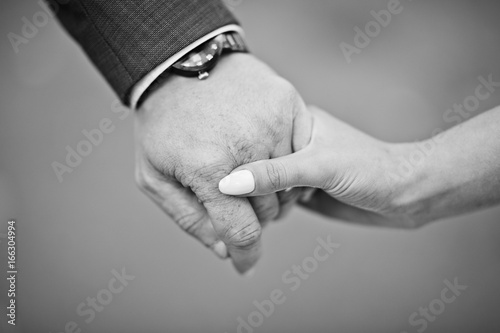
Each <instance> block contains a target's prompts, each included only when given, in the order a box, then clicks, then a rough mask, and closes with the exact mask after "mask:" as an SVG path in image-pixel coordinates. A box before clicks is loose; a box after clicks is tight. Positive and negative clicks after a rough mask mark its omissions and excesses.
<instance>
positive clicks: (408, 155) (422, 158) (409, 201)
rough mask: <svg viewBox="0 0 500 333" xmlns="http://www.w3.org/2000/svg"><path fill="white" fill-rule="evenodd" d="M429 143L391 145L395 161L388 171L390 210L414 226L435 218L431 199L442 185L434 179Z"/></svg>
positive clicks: (393, 160) (392, 158)
mask: <svg viewBox="0 0 500 333" xmlns="http://www.w3.org/2000/svg"><path fill="white" fill-rule="evenodd" d="M426 146H428V142H427V140H426V141H421V142H415V143H402V144H393V145H392V146H391V160H392V163H391V167H390V169H389V171H388V173H387V179H388V181H389V183H390V186H391V193H392V195H391V200H390V202H391V204H390V206H391V210H392V212H393V214H394V215H395V216H397V217H399V218H401V219H404V220H405V221H407V222H408V223H411V224H412V226H413V227H419V226H422V225H423V224H425V223H427V222H429V221H430V220H432V216H431V213H432V209H431V203H432V202H431V200H430V199H431V198H432V197H434V194H433V193H434V192H435V189H437V188H439V184H438V181H439V180H437V179H431V176H432V175H433V174H435V172H433V171H432V169H433V164H432V163H430V162H431V158H430V156H429V155H430V154H429V152H428V151H426V150H425V147H426ZM430 153H432V152H430Z"/></svg>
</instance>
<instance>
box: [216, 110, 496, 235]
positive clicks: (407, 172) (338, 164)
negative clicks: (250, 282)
mask: <svg viewBox="0 0 500 333" xmlns="http://www.w3.org/2000/svg"><path fill="white" fill-rule="evenodd" d="M311 111H312V113H313V115H314V126H313V130H312V132H313V133H312V138H311V141H310V143H309V145H308V146H306V148H304V149H303V150H300V151H298V152H296V153H294V154H291V155H287V156H284V157H280V158H276V159H272V160H263V161H259V162H254V163H250V164H246V165H242V166H240V167H238V168H236V169H235V170H233V172H232V173H231V174H230V176H228V177H225V178H224V179H222V181H221V182H220V184H219V189H220V191H222V192H223V193H226V194H230V195H245V196H257V195H263V194H266V193H271V192H275V191H280V190H283V189H287V188H290V187H297V186H306V187H315V188H319V189H322V190H323V192H322V191H317V192H316V193H315V194H314V195H313V196H312V198H311V199H310V200H308V201H307V202H306V203H305V204H304V205H305V206H306V207H308V208H311V209H314V210H316V211H318V212H320V213H323V214H326V215H329V216H332V217H337V218H340V219H344V220H348V221H352V222H358V223H363V224H372V225H373V224H375V225H385V226H391V227H403V228H415V227H419V226H421V225H423V224H425V223H428V222H430V221H434V220H437V219H440V218H443V217H449V216H453V215H458V214H462V213H468V212H472V211H474V210H477V209H480V208H486V207H490V206H493V205H497V204H499V203H500V131H499V128H500V107H497V108H494V109H492V110H489V111H487V112H484V113H482V114H480V115H478V116H476V117H474V118H471V119H469V120H467V121H466V122H464V123H463V124H460V125H459V126H455V127H453V128H451V129H449V130H447V131H445V132H442V133H440V134H438V135H436V136H435V137H432V138H430V139H428V140H425V141H422V142H417V143H403V144H391V143H385V142H381V141H379V140H376V139H374V138H372V137H370V136H368V135H366V134H364V133H362V132H360V131H358V130H356V129H355V128H353V127H351V126H349V125H347V124H345V123H343V122H341V121H339V120H337V119H335V118H334V117H332V116H330V115H329V114H327V113H326V112H324V111H321V110H318V109H316V108H313V109H312V110H311Z"/></svg>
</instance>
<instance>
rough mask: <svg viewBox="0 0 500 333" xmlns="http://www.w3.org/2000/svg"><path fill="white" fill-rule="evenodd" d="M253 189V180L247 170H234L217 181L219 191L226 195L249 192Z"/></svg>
mask: <svg viewBox="0 0 500 333" xmlns="http://www.w3.org/2000/svg"><path fill="white" fill-rule="evenodd" d="M254 189H255V180H254V178H253V174H252V172H251V171H249V170H241V171H236V172H234V173H232V174H230V175H227V176H226V177H224V178H222V180H221V181H220V182H219V191H221V192H222V193H224V194H228V195H241V194H248V193H251V192H252V191H253V190H254Z"/></svg>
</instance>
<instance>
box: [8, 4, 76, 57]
mask: <svg viewBox="0 0 500 333" xmlns="http://www.w3.org/2000/svg"><path fill="white" fill-rule="evenodd" d="M68 2H69V0H45V1H44V0H39V1H38V2H37V4H38V6H39V7H40V10H39V11H37V12H35V13H34V14H33V15H31V17H30V18H28V17H26V16H23V17H21V23H22V26H21V28H20V29H19V33H15V32H12V31H11V32H9V33H8V34H7V38H8V39H9V42H10V45H11V46H12V49H13V50H14V52H15V53H19V46H20V45H21V44H28V43H29V41H30V40H32V39H33V38H35V37H36V35H38V31H39V29H40V28H43V27H45V26H46V25H47V24H48V23H49V22H50V20H53V19H54V16H55V15H56V14H57V12H58V11H59V6H60V5H64V4H67V3H68Z"/></svg>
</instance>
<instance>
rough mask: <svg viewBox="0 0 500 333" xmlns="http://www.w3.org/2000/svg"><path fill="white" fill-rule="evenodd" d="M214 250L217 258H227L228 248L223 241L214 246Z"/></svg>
mask: <svg viewBox="0 0 500 333" xmlns="http://www.w3.org/2000/svg"><path fill="white" fill-rule="evenodd" d="M212 250H213V251H214V252H215V254H216V255H217V256H219V258H221V259H226V258H227V247H226V244H224V242H223V241H218V242H217V243H215V244H214V245H213V246H212Z"/></svg>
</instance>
